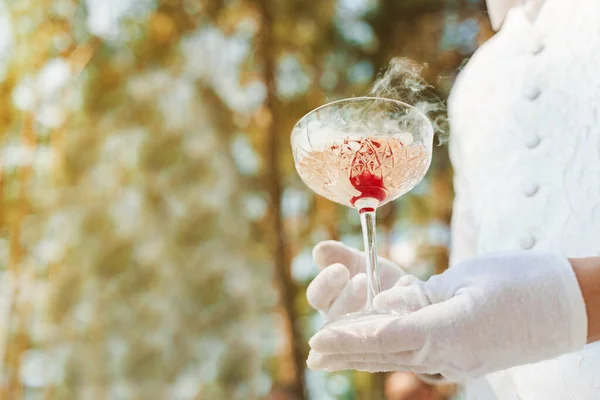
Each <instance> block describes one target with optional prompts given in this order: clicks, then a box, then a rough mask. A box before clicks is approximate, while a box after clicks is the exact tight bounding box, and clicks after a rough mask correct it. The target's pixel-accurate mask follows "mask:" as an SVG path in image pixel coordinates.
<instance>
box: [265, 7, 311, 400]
mask: <svg viewBox="0 0 600 400" xmlns="http://www.w3.org/2000/svg"><path fill="white" fill-rule="evenodd" d="M257 5H258V9H259V13H260V17H261V31H260V34H259V47H258V49H259V52H260V56H261V57H262V65H263V73H264V83H265V85H266V88H267V96H266V100H265V107H266V109H267V110H268V114H269V115H270V120H269V122H268V124H267V125H266V136H267V149H266V168H265V178H266V184H267V188H268V192H269V197H270V209H269V212H270V219H271V221H272V225H271V229H272V232H271V233H272V237H273V245H272V247H273V261H274V268H275V284H276V286H277V289H278V291H279V296H280V300H281V305H282V309H283V317H284V323H285V330H286V332H285V333H286V336H287V337H286V339H287V342H288V345H289V350H290V352H291V354H290V356H291V361H292V372H291V376H290V378H289V379H290V382H286V383H287V384H289V385H290V387H291V388H293V391H294V392H295V393H296V394H297V395H298V396H299V397H300V398H301V399H304V370H305V365H306V361H305V360H306V356H305V352H304V349H303V343H304V339H303V337H302V334H301V332H299V331H298V330H297V329H296V328H295V325H296V320H297V317H298V315H297V314H298V313H297V311H296V307H295V298H296V295H297V293H298V287H297V285H296V284H295V282H294V281H293V280H292V276H291V271H290V262H289V255H288V254H287V243H286V235H285V230H284V227H283V215H282V210H281V195H282V183H281V175H282V174H281V166H280V159H279V152H280V147H281V146H280V141H279V139H280V137H279V136H280V135H279V134H280V131H281V125H282V124H281V119H280V117H279V114H278V112H277V102H278V100H277V92H276V86H275V73H276V63H277V61H276V60H277V51H276V48H275V40H274V37H275V34H274V31H273V16H272V14H271V11H272V10H271V7H272V4H271V3H270V1H269V0H259V1H258V2H257Z"/></svg>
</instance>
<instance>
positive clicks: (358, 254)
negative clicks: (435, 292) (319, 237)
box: [313, 240, 406, 290]
mask: <svg viewBox="0 0 600 400" xmlns="http://www.w3.org/2000/svg"><path fill="white" fill-rule="evenodd" d="M313 259H314V261H315V264H317V266H318V267H319V268H321V269H324V268H327V267H328V266H329V265H331V264H334V263H340V264H344V265H345V266H346V268H348V271H349V272H350V276H351V277H352V276H354V275H357V274H359V273H362V272H365V268H366V267H365V253H364V252H362V251H358V250H356V249H353V248H351V247H348V246H346V245H345V244H343V243H342V242H337V241H335V240H326V241H324V242H320V243H318V244H317V245H316V246H315V247H314V249H313ZM378 261H379V271H380V272H379V274H380V279H381V286H382V289H384V290H385V289H389V288H390V287H392V286H393V285H394V284H395V283H396V281H397V280H398V278H400V277H401V276H403V275H405V274H406V272H404V270H403V269H402V268H400V267H398V266H397V265H396V264H394V263H393V262H392V261H390V260H387V259H385V258H383V257H379V258H378Z"/></svg>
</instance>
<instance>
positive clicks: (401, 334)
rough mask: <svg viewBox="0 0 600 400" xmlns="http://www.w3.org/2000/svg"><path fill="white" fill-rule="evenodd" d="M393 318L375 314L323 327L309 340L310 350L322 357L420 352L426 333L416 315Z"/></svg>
mask: <svg viewBox="0 0 600 400" xmlns="http://www.w3.org/2000/svg"><path fill="white" fill-rule="evenodd" d="M418 312H420V311H417V312H415V313H413V314H408V315H405V316H397V315H393V314H376V315H372V316H367V317H362V318H357V319H356V320H349V321H344V322H343V323H340V324H336V325H333V326H330V327H324V328H323V329H321V330H320V331H319V332H317V333H316V334H315V335H314V336H313V337H312V338H311V339H310V341H309V344H310V347H311V348H312V349H314V350H316V351H318V352H319V353H323V354H339V353H343V354H348V353H389V352H392V353H395V352H400V351H413V350H418V349H420V348H421V347H422V346H423V344H424V343H425V339H426V337H427V333H426V332H424V331H423V325H422V324H421V323H420V322H419V320H418V319H417V320H415V319H414V318H411V317H412V316H413V315H415V314H417V313H418Z"/></svg>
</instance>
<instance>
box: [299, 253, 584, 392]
mask: <svg viewBox="0 0 600 400" xmlns="http://www.w3.org/2000/svg"><path fill="white" fill-rule="evenodd" d="M407 282H408V285H407ZM374 304H375V308H376V309H379V310H387V311H392V312H395V313H396V315H390V314H387V315H385V314H383V315H382V314H380V315H375V316H370V317H368V318H366V319H364V320H357V321H354V322H350V323H347V324H342V325H338V326H333V327H330V328H325V329H322V330H321V331H319V332H318V333H317V334H316V335H315V336H314V337H313V338H312V339H311V340H310V346H311V348H312V350H311V353H310V355H309V358H308V366H309V367H310V368H311V369H326V370H330V371H338V370H345V369H357V370H362V371H369V372H379V371H394V370H395V371H411V372H416V373H425V374H436V373H440V374H442V375H443V376H444V377H445V378H446V379H449V380H453V381H458V380H462V379H464V378H466V377H479V376H482V375H485V374H487V373H490V372H494V371H497V370H501V369H505V368H509V367H512V366H516V365H522V364H528V363H534V362H537V361H541V360H545V359H549V358H554V357H556V356H559V355H561V354H564V353H568V352H572V351H575V350H578V349H581V348H582V347H583V346H584V345H585V343H586V335H587V317H586V309H585V304H584V300H583V297H582V294H581V290H580V288H579V284H578V282H577V279H576V277H575V273H574V272H573V269H572V267H571V264H570V263H569V261H568V260H567V259H566V258H564V257H562V256H557V255H554V254H550V253H536V252H518V253H497V254H491V255H487V256H481V257H477V258H473V259H471V260H469V261H466V262H462V263H458V264H457V265H456V266H454V267H452V268H450V269H449V270H447V271H446V272H444V273H443V274H440V275H437V276H433V277H432V278H430V279H429V280H428V281H427V282H422V281H419V280H413V281H412V282H410V279H409V278H408V277H404V278H401V279H400V280H399V281H398V283H397V285H396V286H395V287H394V288H392V289H390V290H388V291H385V292H382V293H380V294H379V295H378V296H377V297H376V298H375V300H374Z"/></svg>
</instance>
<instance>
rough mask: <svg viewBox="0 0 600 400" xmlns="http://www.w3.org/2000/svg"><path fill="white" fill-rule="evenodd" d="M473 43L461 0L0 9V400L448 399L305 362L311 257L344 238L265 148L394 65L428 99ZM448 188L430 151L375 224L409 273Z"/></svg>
mask: <svg viewBox="0 0 600 400" xmlns="http://www.w3.org/2000/svg"><path fill="white" fill-rule="evenodd" d="M490 35H491V30H490V27H489V23H488V20H487V15H486V12H485V5H484V1H483V0H445V1H444V0H320V1H306V0H237V1H236V0H87V1H80V2H79V1H73V0H4V1H0V132H1V134H2V143H3V147H2V149H1V153H0V157H1V159H0V160H1V163H0V165H1V169H2V175H1V177H2V185H0V190H1V195H0V198H1V199H2V208H1V210H2V212H1V213H0V226H1V229H2V236H1V239H0V260H1V263H2V277H1V278H0V295H1V303H0V334H1V335H0V390H1V392H0V398H2V399H44V400H53V399H94V400H95V399H116V400H118V399H149V400H152V399H177V400H184V399H185V400H187V399H190V400H192V399H208V400H221V399H224V400H226V399H277V400H287V399H293V400H300V399H315V400H329V399H347V400H350V399H373V400H378V399H384V398H385V399H388V400H409V399H419V400H442V399H449V398H451V397H450V396H453V395H452V393H453V390H454V388H452V387H450V386H445V387H438V388H434V387H430V386H427V385H425V384H422V383H420V382H419V381H418V380H416V379H415V378H414V377H412V376H410V375H404V374H388V375H385V374H374V375H373V374H366V373H356V372H344V373H334V374H329V373H324V372H311V371H309V370H307V369H306V367H305V365H306V364H305V360H306V356H307V351H308V345H307V341H308V339H309V338H310V336H311V335H312V334H313V333H314V332H315V331H316V330H317V329H318V328H319V327H320V326H321V324H322V323H323V322H324V321H323V319H322V317H320V316H319V314H318V313H316V312H315V311H314V310H312V309H311V308H310V307H309V305H308V304H307V302H306V298H305V295H304V292H305V289H306V286H307V284H308V283H309V282H310V280H311V279H312V278H313V277H314V276H315V275H316V273H317V272H318V271H317V267H316V266H314V265H313V263H312V259H311V249H312V246H314V245H315V244H316V243H317V242H319V241H320V240H324V239H338V240H342V241H343V242H345V243H347V244H349V245H352V246H356V247H361V243H362V241H361V237H360V226H359V224H358V218H357V216H356V212H355V211H353V210H350V209H346V208H344V207H342V206H337V205H334V204H333V203H331V202H329V201H328V200H325V199H323V198H319V197H316V196H315V195H314V194H313V193H312V192H311V191H310V190H308V189H307V188H306V187H305V186H304V184H303V183H302V182H301V181H300V179H299V177H298V176H297V173H296V172H295V170H294V166H293V162H292V158H291V151H290V146H289V133H290V131H291V128H292V126H293V125H294V124H295V122H296V121H297V120H298V119H299V118H300V117H302V115H304V114H305V113H306V112H308V111H310V110H311V109H313V108H315V107H317V106H320V105H322V104H324V103H326V102H328V101H331V100H335V99H340V98H344V97H349V96H355V95H361V94H364V93H366V92H367V91H368V89H369V87H370V85H372V83H373V81H374V79H375V78H376V76H377V74H378V73H379V72H381V71H382V70H383V69H385V67H386V65H387V63H388V62H389V60H390V59H391V58H392V57H394V56H402V57H407V58H409V59H411V60H413V61H415V62H418V63H420V64H422V65H424V67H425V68H424V71H423V76H424V78H425V79H426V80H427V81H428V82H429V83H430V84H432V85H434V87H435V90H436V91H437V94H438V95H439V96H440V97H441V98H445V97H446V96H447V94H448V91H449V89H450V87H451V85H452V83H453V80H454V77H455V76H456V73H457V72H458V70H459V69H460V67H461V65H462V64H463V63H464V61H465V60H466V59H467V58H468V57H469V56H470V55H471V54H472V52H473V51H474V50H475V49H476V48H477V47H478V45H479V44H481V43H482V42H483V41H484V40H486V39H487V38H488V37H489V36H490ZM451 179H452V171H451V167H450V165H449V161H448V156H447V152H446V147H445V146H443V145H441V146H438V147H436V148H435V153H434V156H433V165H432V168H431V170H430V171H429V173H428V175H427V178H426V180H425V181H423V182H422V183H421V184H420V185H419V186H418V187H417V188H416V189H415V190H414V191H413V192H411V193H410V194H409V195H407V196H405V197H403V198H401V199H400V200H398V201H396V202H394V203H393V204H390V205H388V206H386V207H385V208H383V209H381V210H380V212H379V248H380V251H381V253H382V254H384V255H386V256H388V257H390V258H391V259H393V260H394V261H396V262H397V263H399V264H400V265H402V266H403V267H405V268H406V269H407V270H409V271H410V272H411V273H413V274H416V275H418V276H421V277H427V276H429V275H431V274H432V273H435V272H436V271H438V272H439V271H441V270H443V269H444V268H445V267H446V265H447V246H448V241H449V221H450V216H451V200H452V195H453V194H452V185H451ZM457 398H458V397H457Z"/></svg>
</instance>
